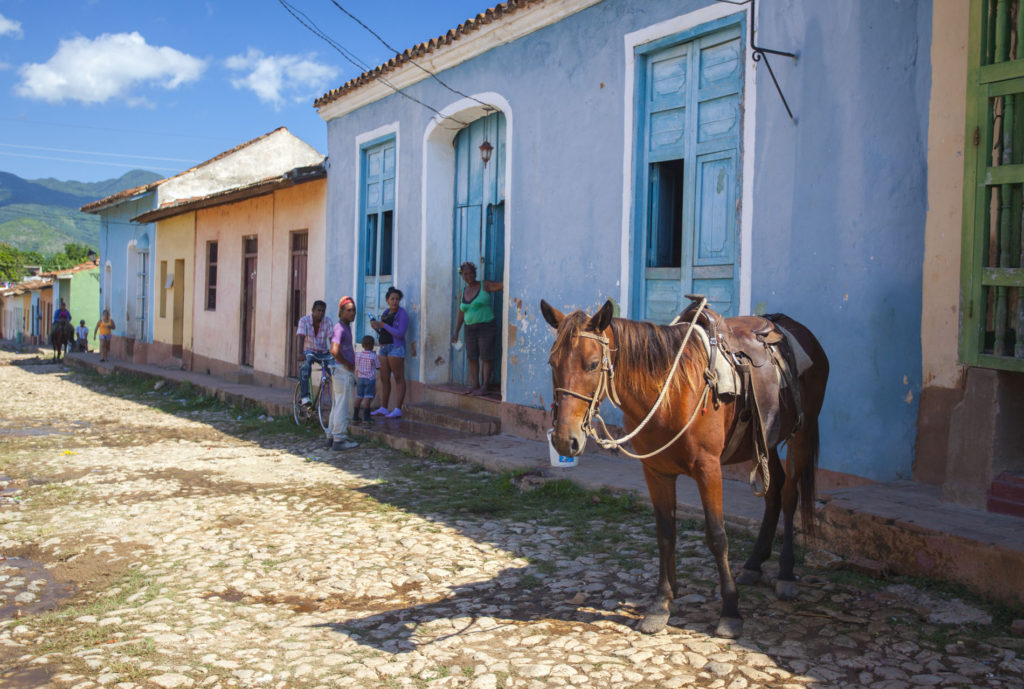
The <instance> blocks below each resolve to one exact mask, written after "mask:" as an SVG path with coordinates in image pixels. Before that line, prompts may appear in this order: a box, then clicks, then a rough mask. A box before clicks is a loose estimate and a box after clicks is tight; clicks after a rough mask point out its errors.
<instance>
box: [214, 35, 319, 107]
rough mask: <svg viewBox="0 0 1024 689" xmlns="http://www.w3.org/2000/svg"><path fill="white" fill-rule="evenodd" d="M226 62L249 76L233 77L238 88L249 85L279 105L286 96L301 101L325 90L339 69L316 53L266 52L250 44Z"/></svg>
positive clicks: (259, 94) (258, 93)
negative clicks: (317, 57)
mask: <svg viewBox="0 0 1024 689" xmlns="http://www.w3.org/2000/svg"><path fill="white" fill-rule="evenodd" d="M225 65H227V68H228V69H230V70H233V71H235V72H245V73H246V74H245V76H242V77H239V78H237V79H232V80H231V85H232V86H234V87H235V88H236V89H249V90H250V91H252V92H253V93H255V94H256V96H257V97H258V98H259V99H260V100H262V101H264V102H267V103H270V104H272V105H273V106H274V107H275V108H280V107H281V106H282V105H283V104H284V102H285V101H286V100H291V101H294V102H297V103H301V102H302V101H305V100H309V99H310V98H312V97H313V96H318V95H320V94H321V93H323V92H324V91H325V90H326V89H327V88H328V85H329V83H330V82H331V80H333V79H335V78H336V76H337V74H338V70H337V68H335V67H332V66H330V65H324V64H321V63H319V62H315V61H314V60H313V56H312V55H264V54H263V52H262V51H259V50H256V49H255V48H249V50H248V52H246V53H245V55H233V56H231V57H229V58H228V59H227V60H226V61H225Z"/></svg>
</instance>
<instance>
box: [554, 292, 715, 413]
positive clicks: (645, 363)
mask: <svg viewBox="0 0 1024 689" xmlns="http://www.w3.org/2000/svg"><path fill="white" fill-rule="evenodd" d="M589 320H590V318H589V316H587V314H585V313H584V312H583V311H574V312H573V313H570V314H568V315H566V317H565V320H564V321H563V322H562V326H561V327H560V328H559V329H558V333H557V334H556V335H555V342H554V344H553V345H552V346H551V359H552V361H555V360H558V359H561V358H562V357H563V356H565V355H567V354H568V350H569V349H570V348H571V347H572V346H573V342H574V341H575V339H576V337H577V336H578V335H579V334H580V332H581V331H582V330H583V329H584V328H585V327H586V325H587V323H588V321H589ZM611 328H612V334H613V337H614V340H615V349H614V351H613V352H612V364H613V365H614V366H615V382H616V386H617V387H618V388H619V389H620V390H622V389H624V388H629V389H631V390H633V391H634V392H636V393H639V394H640V395H641V396H644V397H650V398H651V400H652V401H653V399H654V398H655V397H657V395H658V393H659V392H661V388H662V386H663V385H664V384H665V378H666V376H667V375H668V371H669V367H671V366H672V362H673V361H675V358H676V353H677V352H678V351H679V345H680V344H682V342H683V338H684V337H685V336H686V330H687V325H686V324H681V325H655V324H654V323H649V322H647V321H631V320H626V319H624V318H613V319H612V322H611ZM707 366H708V356H707V352H706V351H704V347H703V346H702V345H701V343H700V341H699V340H698V338H697V337H696V336H694V335H691V336H690V341H689V342H688V343H687V344H686V351H685V352H684V353H683V356H682V358H681V359H680V367H681V368H682V370H683V375H679V373H678V372H677V373H676V375H674V376H672V387H673V391H674V392H676V393H677V394H676V395H669V396H668V397H667V398H666V399H665V402H664V404H665V405H671V401H672V398H673V397H678V393H681V392H682V386H683V380H684V379H685V380H686V383H687V384H688V385H689V387H690V388H691V389H692V390H693V391H694V392H699V391H700V389H701V388H702V387H703V384H704V370H705V369H706V368H707Z"/></svg>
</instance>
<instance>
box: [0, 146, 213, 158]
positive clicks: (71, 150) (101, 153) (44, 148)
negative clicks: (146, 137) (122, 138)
mask: <svg viewBox="0 0 1024 689" xmlns="http://www.w3.org/2000/svg"><path fill="white" fill-rule="evenodd" d="M0 146H7V147H8V148H27V149H29V150H36V151H56V152H57V153H83V154H85V155H96V156H107V157H110V158H132V159H136V160H170V161H173V162H176V163H192V162H193V161H192V159H191V158H164V157H162V156H144V155H137V154H134V153H106V152H104V151H80V150H78V149H75V148H50V147H49V146H29V145H27V144H8V143H4V142H2V141H0Z"/></svg>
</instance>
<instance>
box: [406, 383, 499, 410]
mask: <svg viewBox="0 0 1024 689" xmlns="http://www.w3.org/2000/svg"><path fill="white" fill-rule="evenodd" d="M465 392H466V388H465V387H462V386H457V385H428V386H424V387H423V388H422V395H421V398H420V399H417V400H415V401H416V403H417V404H433V405H436V406H439V407H448V408H450V409H462V410H464V411H468V412H472V413H474V414H482V415H484V416H499V415H500V414H501V396H500V395H498V394H497V393H490V394H488V395H484V396H480V397H478V396H476V395H467V394H465Z"/></svg>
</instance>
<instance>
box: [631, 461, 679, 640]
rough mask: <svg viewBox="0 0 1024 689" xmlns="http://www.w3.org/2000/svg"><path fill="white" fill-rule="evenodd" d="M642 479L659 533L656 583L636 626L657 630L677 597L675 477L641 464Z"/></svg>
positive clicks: (665, 620) (642, 629) (644, 631)
mask: <svg viewBox="0 0 1024 689" xmlns="http://www.w3.org/2000/svg"><path fill="white" fill-rule="evenodd" d="M644 479H645V480H646V481H647V490H648V492H649V493H650V496H651V503H652V504H653V505H654V523H655V527H656V530H657V535H658V560H659V563H660V566H659V568H658V587H657V589H656V590H655V592H654V599H653V600H652V601H651V603H650V605H649V606H648V607H647V610H646V611H644V618H643V619H642V620H641V621H640V626H639V627H638V629H639V630H640V631H641V632H643V633H644V634H657V633H658V632H660V631H661V630H663V629H664V628H665V626H666V625H667V624H668V618H669V603H671V602H672V599H673V598H675V597H676V591H677V589H678V585H677V583H676V477H675V476H667V475H665V474H662V473H659V472H657V471H654V470H653V469H650V468H649V467H648V466H647V465H646V464H645V465H644Z"/></svg>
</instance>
